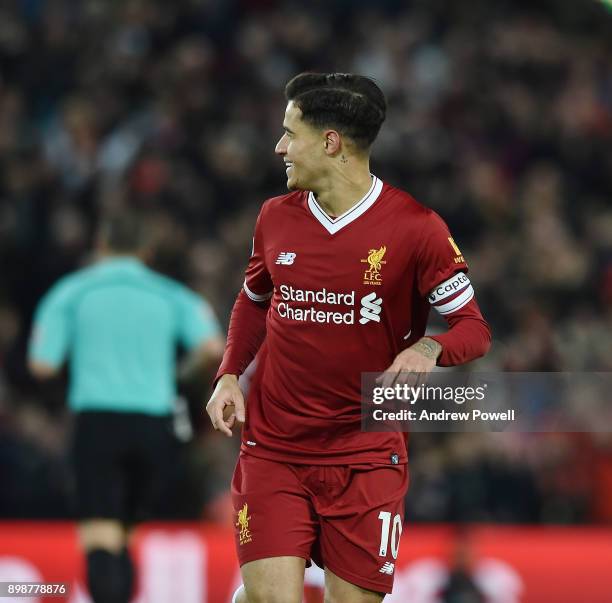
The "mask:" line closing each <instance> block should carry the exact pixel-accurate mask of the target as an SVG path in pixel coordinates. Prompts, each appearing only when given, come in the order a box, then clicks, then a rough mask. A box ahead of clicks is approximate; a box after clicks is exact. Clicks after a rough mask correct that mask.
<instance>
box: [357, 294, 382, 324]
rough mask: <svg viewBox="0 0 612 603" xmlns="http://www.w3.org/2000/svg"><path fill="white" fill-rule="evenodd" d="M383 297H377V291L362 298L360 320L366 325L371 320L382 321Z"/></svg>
mask: <svg viewBox="0 0 612 603" xmlns="http://www.w3.org/2000/svg"><path fill="white" fill-rule="evenodd" d="M381 306H382V298H380V297H376V293H374V291H372V293H368V294H367V295H364V296H363V297H362V298H361V311H360V312H359V313H360V314H361V318H360V319H359V322H360V323H361V324H362V325H365V324H366V323H367V322H370V321H371V320H372V321H374V322H380V312H381V310H382V307H381Z"/></svg>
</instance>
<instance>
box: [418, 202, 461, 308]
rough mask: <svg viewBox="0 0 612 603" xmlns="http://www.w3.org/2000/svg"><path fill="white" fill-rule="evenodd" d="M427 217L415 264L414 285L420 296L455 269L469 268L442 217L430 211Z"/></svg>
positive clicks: (426, 294) (431, 289)
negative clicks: (415, 282) (416, 264)
mask: <svg viewBox="0 0 612 603" xmlns="http://www.w3.org/2000/svg"><path fill="white" fill-rule="evenodd" d="M426 220H427V221H426V224H425V225H424V229H423V237H422V238H421V245H420V248H419V253H418V266H417V286H418V288H419V293H420V294H421V295H422V296H423V297H426V296H429V295H430V293H431V292H432V291H433V289H434V287H436V286H437V285H439V284H440V283H443V282H444V281H446V280H448V279H449V278H451V277H453V276H454V275H455V274H456V273H457V272H462V273H466V272H467V270H468V266H467V263H466V261H465V258H464V257H463V254H462V253H461V250H460V249H459V247H458V246H457V243H455V241H454V239H453V237H452V236H451V234H450V232H449V230H448V227H447V226H446V224H445V223H444V220H442V218H440V216H439V215H438V214H436V213H435V212H433V211H432V212H431V213H430V214H429V215H428V217H427V219H426ZM466 278H467V277H466Z"/></svg>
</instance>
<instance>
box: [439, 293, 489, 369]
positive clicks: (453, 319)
mask: <svg viewBox="0 0 612 603" xmlns="http://www.w3.org/2000/svg"><path fill="white" fill-rule="evenodd" d="M444 319H445V320H446V322H447V324H448V331H447V332H446V333H441V334H440V335H433V336H431V339H435V340H436V341H437V342H438V343H439V344H440V345H441V346H442V353H441V354H440V356H439V357H438V364H439V365H440V366H456V365H457V364H463V363H465V362H469V361H470V360H474V359H475V358H479V357H480V356H484V355H485V354H486V353H487V351H488V350H489V347H490V345H491V329H490V328H489V325H488V324H487V322H486V321H485V319H484V318H483V317H482V314H481V312H480V308H479V307H478V304H477V303H476V300H474V299H472V300H471V301H470V302H468V303H467V304H466V305H465V306H463V308H461V309H460V310H457V311H455V312H453V313H452V314H448V315H447V316H445V317H444Z"/></svg>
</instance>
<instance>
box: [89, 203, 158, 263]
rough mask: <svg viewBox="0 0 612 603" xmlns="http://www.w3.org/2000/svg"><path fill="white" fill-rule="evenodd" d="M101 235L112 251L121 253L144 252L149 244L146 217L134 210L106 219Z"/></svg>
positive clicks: (101, 226) (104, 219)
mask: <svg viewBox="0 0 612 603" xmlns="http://www.w3.org/2000/svg"><path fill="white" fill-rule="evenodd" d="M99 233H100V238H101V239H102V241H104V243H105V244H106V246H107V247H108V248H109V249H110V250H112V251H116V252H120V253H121V252H123V253H134V252H138V251H142V250H143V249H145V248H146V247H147V245H148V243H149V240H148V233H147V224H146V220H145V219H144V216H143V215H141V214H140V213H139V212H135V211H132V210H124V211H122V212H119V213H115V214H112V215H108V216H106V217H104V218H103V219H102V221H101V223H100V230H99Z"/></svg>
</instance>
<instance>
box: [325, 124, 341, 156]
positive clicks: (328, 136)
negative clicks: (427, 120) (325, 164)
mask: <svg viewBox="0 0 612 603" xmlns="http://www.w3.org/2000/svg"><path fill="white" fill-rule="evenodd" d="M323 136H324V142H323V147H324V149H325V154H326V155H335V154H336V153H338V152H339V151H340V148H341V147H342V140H341V138H340V134H338V132H336V130H325V132H323Z"/></svg>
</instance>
